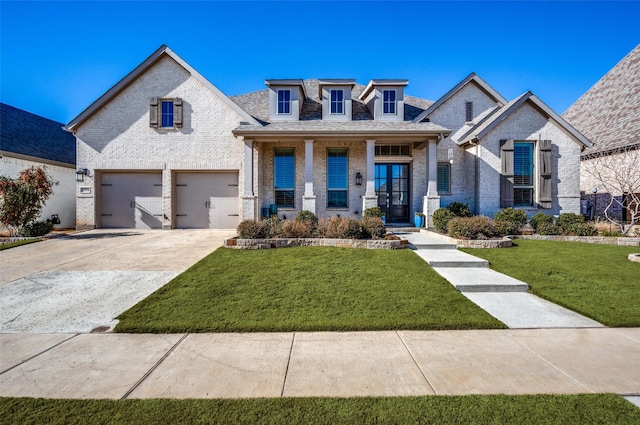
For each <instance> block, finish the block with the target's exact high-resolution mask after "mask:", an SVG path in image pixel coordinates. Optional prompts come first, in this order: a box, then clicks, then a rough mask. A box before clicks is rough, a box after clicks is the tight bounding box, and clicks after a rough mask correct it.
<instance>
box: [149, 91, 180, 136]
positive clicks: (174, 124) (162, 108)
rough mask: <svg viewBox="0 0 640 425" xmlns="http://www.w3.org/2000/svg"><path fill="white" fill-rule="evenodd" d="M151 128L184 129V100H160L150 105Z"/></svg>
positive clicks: (152, 100)
mask: <svg viewBox="0 0 640 425" xmlns="http://www.w3.org/2000/svg"><path fill="white" fill-rule="evenodd" d="M149 126H150V127H152V128H163V129H167V128H169V129H171V128H173V129H175V128H180V127H182V99H181V98H179V97H175V98H172V99H158V98H157V97H154V98H153V99H151V102H150V103H149Z"/></svg>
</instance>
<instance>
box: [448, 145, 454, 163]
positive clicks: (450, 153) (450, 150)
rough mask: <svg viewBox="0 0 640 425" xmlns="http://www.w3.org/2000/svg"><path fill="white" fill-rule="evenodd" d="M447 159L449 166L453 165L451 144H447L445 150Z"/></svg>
mask: <svg viewBox="0 0 640 425" xmlns="http://www.w3.org/2000/svg"><path fill="white" fill-rule="evenodd" d="M447 159H448V160H449V163H450V164H453V146H451V142H449V149H447Z"/></svg>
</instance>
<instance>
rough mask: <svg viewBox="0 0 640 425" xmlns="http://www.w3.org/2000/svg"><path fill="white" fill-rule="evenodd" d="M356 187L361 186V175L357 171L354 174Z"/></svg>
mask: <svg viewBox="0 0 640 425" xmlns="http://www.w3.org/2000/svg"><path fill="white" fill-rule="evenodd" d="M356 186H362V174H360V172H359V171H358V172H357V173H356Z"/></svg>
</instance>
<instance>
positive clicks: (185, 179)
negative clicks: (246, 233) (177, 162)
mask: <svg viewBox="0 0 640 425" xmlns="http://www.w3.org/2000/svg"><path fill="white" fill-rule="evenodd" d="M175 195H176V227H177V228H178V229H235V228H237V227H238V222H239V204H240V202H239V198H238V173H177V174H176V191H175Z"/></svg>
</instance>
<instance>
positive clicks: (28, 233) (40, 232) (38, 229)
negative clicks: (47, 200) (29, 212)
mask: <svg viewBox="0 0 640 425" xmlns="http://www.w3.org/2000/svg"><path fill="white" fill-rule="evenodd" d="M52 230H53V223H47V222H45V221H36V222H33V223H29V224H27V225H25V226H23V227H22V228H21V229H20V236H23V237H25V238H31V237H37V236H44V235H46V234H47V233H49V232H51V231H52Z"/></svg>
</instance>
